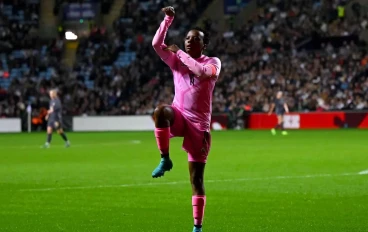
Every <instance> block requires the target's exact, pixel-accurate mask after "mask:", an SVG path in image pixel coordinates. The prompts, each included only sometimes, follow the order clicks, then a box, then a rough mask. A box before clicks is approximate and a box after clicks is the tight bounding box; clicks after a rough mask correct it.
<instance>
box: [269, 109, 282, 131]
mask: <svg viewBox="0 0 368 232" xmlns="http://www.w3.org/2000/svg"><path fill="white" fill-rule="evenodd" d="M276 116H277V124H276V126H275V127H274V128H272V130H271V133H272V134H273V135H276V131H277V130H278V129H279V128H280V123H279V114H278V113H277V112H276Z"/></svg>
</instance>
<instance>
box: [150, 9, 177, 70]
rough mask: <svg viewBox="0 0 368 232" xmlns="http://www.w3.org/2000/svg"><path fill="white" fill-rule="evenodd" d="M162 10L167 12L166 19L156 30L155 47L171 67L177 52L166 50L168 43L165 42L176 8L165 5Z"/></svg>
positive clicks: (153, 44) (153, 42)
mask: <svg viewBox="0 0 368 232" xmlns="http://www.w3.org/2000/svg"><path fill="white" fill-rule="evenodd" d="M162 11H163V12H165V14H166V16H165V19H164V20H163V21H162V22H161V24H160V27H159V28H158V30H157V31H156V34H155V36H154V37H153V40H152V46H153V49H155V51H156V53H157V55H159V56H160V58H161V59H162V60H163V61H164V62H165V63H166V64H167V65H168V66H169V67H170V68H173V67H174V64H175V54H174V53H172V52H171V51H167V50H164V49H165V48H166V47H167V45H166V44H165V42H164V41H165V37H166V34H167V30H168V29H169V27H170V25H171V23H172V21H173V20H174V16H175V10H174V8H173V7H171V6H169V7H165V8H162Z"/></svg>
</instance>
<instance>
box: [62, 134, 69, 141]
mask: <svg viewBox="0 0 368 232" xmlns="http://www.w3.org/2000/svg"><path fill="white" fill-rule="evenodd" d="M60 136H61V138H63V139H64V141H65V142H68V138H67V137H66V134H65V133H61V134H60Z"/></svg>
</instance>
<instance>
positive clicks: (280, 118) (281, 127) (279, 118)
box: [277, 114, 287, 135]
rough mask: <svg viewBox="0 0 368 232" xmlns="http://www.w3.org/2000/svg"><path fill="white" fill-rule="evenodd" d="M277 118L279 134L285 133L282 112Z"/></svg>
mask: <svg viewBox="0 0 368 232" xmlns="http://www.w3.org/2000/svg"><path fill="white" fill-rule="evenodd" d="M277 120H278V122H279V125H280V129H281V134H282V135H287V131H285V128H284V115H283V114H280V115H278V116H277Z"/></svg>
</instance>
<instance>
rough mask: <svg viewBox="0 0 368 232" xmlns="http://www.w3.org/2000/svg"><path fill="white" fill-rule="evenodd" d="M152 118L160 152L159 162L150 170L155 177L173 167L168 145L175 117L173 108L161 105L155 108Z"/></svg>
mask: <svg viewBox="0 0 368 232" xmlns="http://www.w3.org/2000/svg"><path fill="white" fill-rule="evenodd" d="M153 119H154V121H155V137H156V142H157V147H158V149H159V150H160V153H161V161H160V164H159V165H158V166H157V167H156V168H155V170H153V172H152V177H154V178H157V177H161V176H163V175H164V174H165V172H166V171H170V170H171V169H172V167H173V163H172V161H171V159H170V155H169V145H170V126H171V125H173V123H174V119H175V112H174V109H173V108H172V107H171V106H168V105H161V106H159V107H157V108H156V109H155V111H154V114H153Z"/></svg>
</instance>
